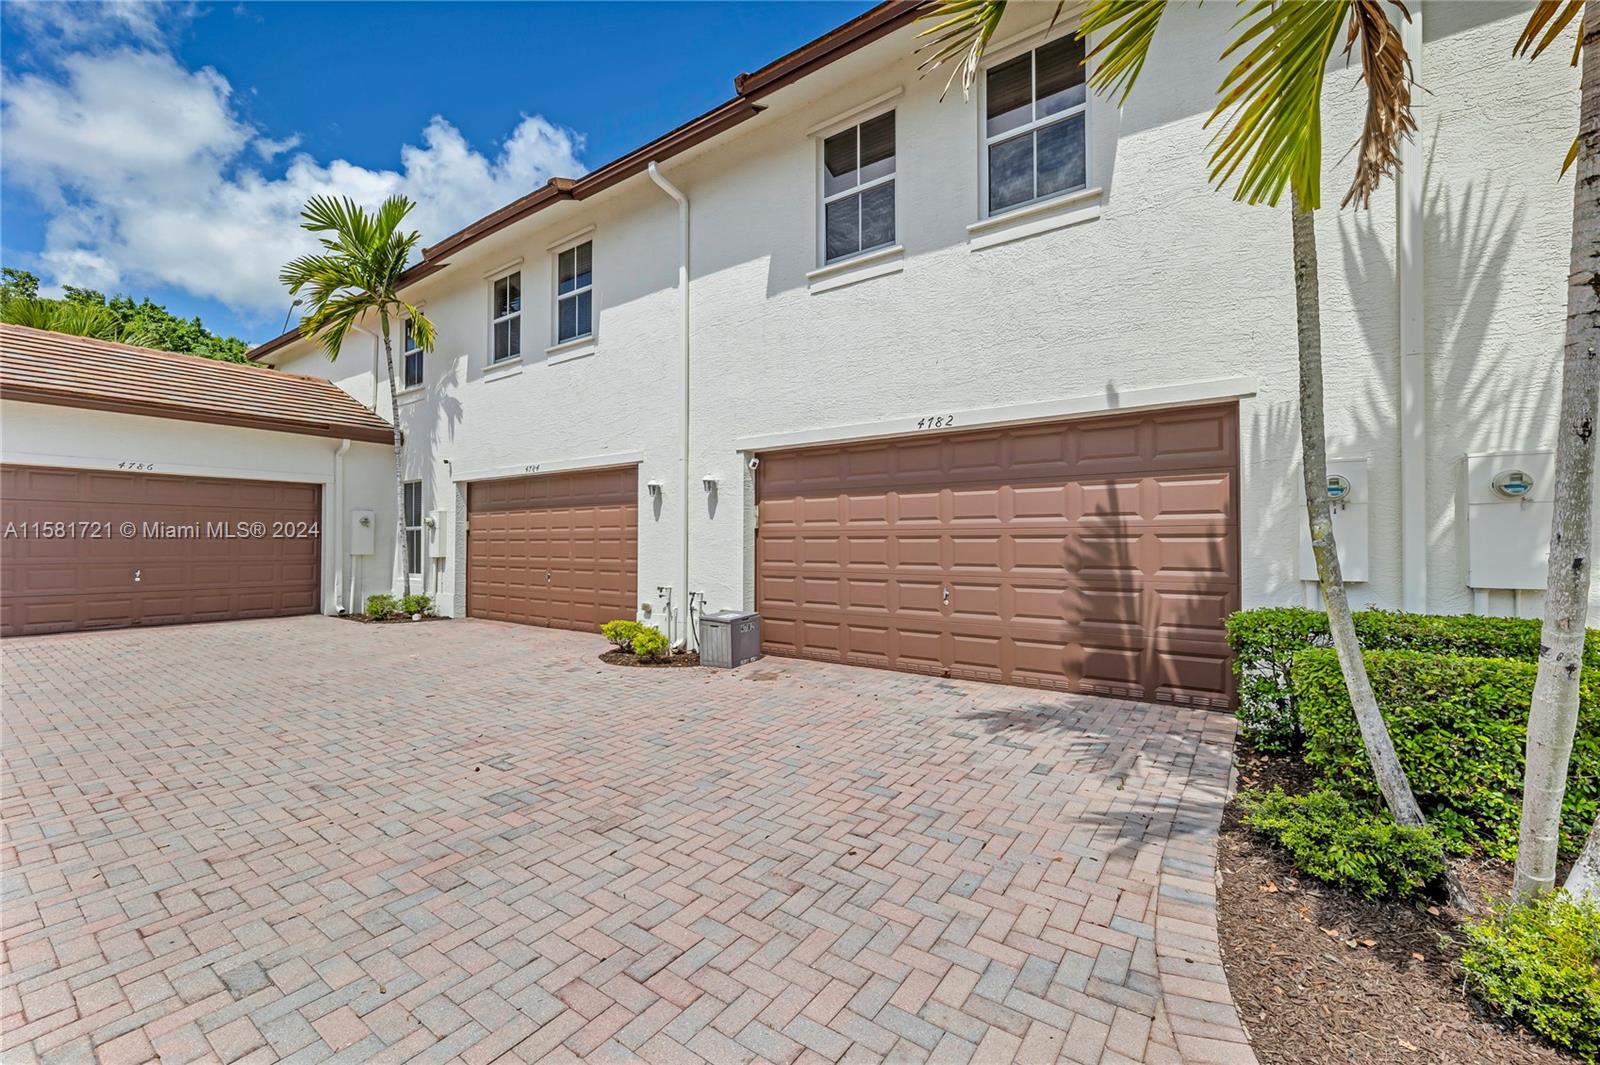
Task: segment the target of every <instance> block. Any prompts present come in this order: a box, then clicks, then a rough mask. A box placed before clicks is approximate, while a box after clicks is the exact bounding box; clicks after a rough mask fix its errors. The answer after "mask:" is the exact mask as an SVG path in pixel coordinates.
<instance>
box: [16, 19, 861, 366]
mask: <svg viewBox="0 0 1600 1065" xmlns="http://www.w3.org/2000/svg"><path fill="white" fill-rule="evenodd" d="M869 6H871V5H870V4H869V3H865V2H832V3H815V2H812V3H778V2H772V3H737V2H727V3H689V4H682V3H673V4H667V3H560V4H524V3H450V4H444V3H383V2H369V3H238V4H158V3H109V4H77V3H31V2H30V3H20V2H8V3H6V4H5V5H4V6H3V7H0V12H3V15H0V57H3V67H0V71H3V78H4V80H3V83H0V136H3V139H4V143H5V155H4V162H3V164H0V256H3V260H4V263H5V265H7V266H18V267H24V268H27V269H31V270H33V271H34V272H36V273H38V274H40V275H41V276H42V277H43V278H44V281H45V283H46V285H47V286H51V287H53V286H57V285H61V284H85V285H89V286H90V287H94V288H99V289H102V290H105V291H110V292H128V293H130V294H132V295H135V296H142V295H149V296H151V297H152V298H154V299H157V300H159V301H161V302H164V303H166V304H168V305H169V306H170V307H172V308H173V309H174V310H175V311H177V312H178V313H181V314H185V315H187V314H200V315H201V316H202V317H203V318H204V319H205V321H206V324H207V325H208V326H210V327H211V328H213V329H216V330H218V331H220V332H224V333H235V334H237V335H239V336H243V337H245V338H246V339H249V340H252V341H259V340H264V339H267V338H269V337H271V336H273V335H275V334H276V333H277V332H278V330H279V327H280V326H281V325H282V324H283V317H284V312H285V310H286V309H287V305H288V302H289V301H288V297H287V296H285V295H283V294H282V292H281V289H278V288H276V282H275V280H274V278H275V276H276V273H277V268H278V266H279V265H280V264H281V262H282V261H283V259H285V258H287V257H288V256H290V255H292V254H295V253H296V252H297V251H299V250H300V248H301V243H300V242H302V241H303V240H304V239H305V238H304V237H303V235H301V234H300V233H298V231H297V230H296V227H295V225H294V215H295V213H296V211H297V210H298V206H299V204H300V203H302V202H304V199H305V197H306V196H308V195H310V194H312V193H315V192H322V191H333V192H341V193H349V194H351V195H355V196H356V197H358V198H361V199H371V200H375V199H377V198H380V197H381V196H383V195H386V194H388V193H390V192H395V191H399V192H404V193H406V194H407V195H410V196H412V198H413V199H416V200H417V201H418V203H419V208H418V211H417V213H416V215H414V216H413V217H414V220H415V221H416V223H417V226H418V228H420V229H421V230H422V232H423V238H424V242H432V241H435V240H438V239H439V238H440V237H443V236H445V235H446V234H447V233H449V232H451V231H453V230H454V229H456V228H458V227H459V226H461V225H463V224H465V223H466V222H468V221H470V220H472V219H473V218H476V217H478V216H479V215H482V214H484V213H486V212H488V211H490V210H493V209H494V208H495V207H497V206H499V205H500V204H501V203H504V202H507V201H508V200H510V199H512V198H514V197H515V196H517V195H520V194H521V193H523V192H525V191H527V190H528V189H530V188H533V187H534V186H536V185H538V184H541V183H542V182H543V181H544V180H545V179H546V178H547V177H549V176H551V175H552V174H560V175H571V174H573V173H576V172H580V171H581V170H583V169H585V168H593V167H595V166H598V165H600V164H602V163H604V162H606V161H608V160H610V159H612V158H614V157H615V156H617V155H620V154H622V153H623V152H626V151H628V150H630V149H632V148H634V147H637V146H638V145H640V144H642V143H644V142H646V141H648V140H650V139H651V138H653V137H655V136H656V135H658V134H660V133H662V132H665V131H666V130H667V129H669V128H671V127H673V126H675V125H677V124H679V123H681V122H683V121H685V120H686V119H689V118H691V117H693V116H695V115H697V114H699V113H700V112H702V111H705V110H707V109H708V108H710V107H712V106H714V105H715V104H717V103H720V102H721V101H723V100H725V99H727V98H728V97H729V96H731V95H732V92H733V77H734V75H735V74H737V73H739V72H741V71H745V70H750V69H753V68H755V67H758V66H761V65H762V64H763V63H765V62H767V61H769V60H770V59H773V58H775V57H776V56H778V55H781V54H783V53H784V52H786V51H788V50H790V49H792V48H794V47H796V46H797V45H800V44H803V43H805V42H806V41H808V40H810V39H812V38H813V37H816V36H818V35H819V34H821V33H825V32H826V31H827V30H829V29H831V28H832V27H833V26H835V25H837V24H839V23H841V22H843V21H845V20H847V19H849V18H851V17H853V16H854V15H856V14H858V13H859V12H861V11H863V10H865V9H866V8H868V7H869Z"/></svg>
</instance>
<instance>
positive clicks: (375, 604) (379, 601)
mask: <svg viewBox="0 0 1600 1065" xmlns="http://www.w3.org/2000/svg"><path fill="white" fill-rule="evenodd" d="M399 610H400V600H398V599H396V598H395V597H394V596H392V595H369V596H367V611H366V613H367V617H369V618H374V619H376V620H379V621H382V620H383V619H384V618H388V617H393V616H394V615H395V614H396V613H398V612H399Z"/></svg>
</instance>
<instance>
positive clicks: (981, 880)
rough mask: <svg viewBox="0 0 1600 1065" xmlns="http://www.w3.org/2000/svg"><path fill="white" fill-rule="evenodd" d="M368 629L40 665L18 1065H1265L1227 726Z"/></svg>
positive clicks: (17, 803) (16, 1021)
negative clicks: (1256, 1032)
mask: <svg viewBox="0 0 1600 1065" xmlns="http://www.w3.org/2000/svg"><path fill="white" fill-rule="evenodd" d="M601 649H602V644H601V641H600V640H599V639H598V638H597V637H591V636H585V635H582V634H576V633H561V632H551V631H545V630H539V629H530V628H522V627H517V626H512V625H502V624H496V623H492V622H473V621H455V622H451V623H448V624H430V625H415V626H388V627H377V626H361V625H353V624H350V623H347V622H342V621H337V620H334V619H329V618H317V617H310V618H296V619H284V620H273V621H260V622H236V623H230V624H222V625H209V626H194V627H186V628H171V629H157V630H147V631H137V630H133V631H125V632H120V633H91V634H79V635H68V636H47V637H36V638H29V639H22V640H12V641H8V642H6V643H5V644H4V645H3V646H0V655H3V663H4V697H5V707H4V736H3V760H4V779H3V786H4V794H3V805H4V808H3V811H0V812H3V815H4V853H3V859H4V883H3V896H0V902H3V913H0V918H3V921H4V955H3V959H0V961H3V973H0V976H3V984H0V987H3V998H0V1056H3V1058H4V1060H5V1061H6V1062H8V1063H10V1062H27V1061H34V1060H39V1061H46V1062H57V1061H61V1062H70V1061H83V1062H91V1061H99V1062H103V1063H112V1062H144V1061H150V1060H154V1059H157V1058H159V1059H160V1060H161V1061H163V1062H187V1061H205V1062H234V1061H240V1062H266V1061H285V1062H295V1063H301V1062H313V1061H336V1062H366V1061H377V1062H405V1061H409V1062H443V1061H447V1060H460V1061H465V1062H468V1063H471V1065H478V1063H482V1062H488V1061H495V1060H507V1061H517V1060H522V1061H529V1062H553V1061H562V1060H572V1059H574V1058H591V1059H594V1060H605V1061H623V1060H628V1061H632V1060H640V1059H642V1060H645V1061H651V1062H679V1061H684V1062H692V1061H700V1060H707V1061H712V1062H742V1061H754V1060H765V1061H773V1062H782V1063H789V1062H817V1061H867V1060H879V1059H884V1058H889V1059H893V1060H899V1061H922V1060H929V1061H940V1062H945V1061H953V1062H962V1061H972V1062H982V1063H988V1062H1004V1061H1011V1060H1020V1061H1047V1060H1068V1061H1075V1062H1089V1063H1093V1062H1103V1063H1106V1065H1113V1063H1124V1062H1139V1061H1145V1062H1177V1061H1180V1060H1182V1061H1194V1062H1219V1063H1231V1062H1250V1061H1253V1058H1252V1057H1251V1054H1250V1051H1249V1049H1248V1046H1247V1044H1246V1043H1245V1041H1244V1036H1243V1034H1242V1033H1241V1030H1240V1026H1239V1023H1238V1020H1237V1017H1236V1015H1235V1012H1234V1009H1233V1005H1232V1002H1231V999H1230V997H1229V994H1228V988H1227V983H1226V980H1225V978H1224V976H1223V974H1222V970H1221V966H1220V960H1219V956H1218V951H1217V944H1216V936H1215V923H1214V920H1213V915H1214V901H1213V890H1212V884H1213V863H1214V838H1215V832H1216V828H1217V823H1218V818H1219V815H1220V809H1221V803H1222V801H1223V797H1224V792H1225V787H1226V778H1227V772H1228V766H1229V759H1230V757H1231V745H1232V735H1233V726H1232V721H1231V720H1230V719H1229V717H1228V716H1227V715H1225V714H1217V713H1212V712H1205V711H1186V710H1181V709H1174V708H1171V707H1152V706H1143V705H1138V704H1133V703H1126V702H1117V701H1111V700H1102V699H1084V698H1078V697H1073V696H1065V695H1058V694H1041V693H1038V692H1031V691H1026V690H1021V689H1015V688H1005V687H999V686H991V685H981V684H968V683H958V682H951V681H942V680H938V679H935V678H919V677H910V676H902V675H898V674H893V673H885V672H877V671H870V670H859V669H850V668H846V667H837V666H828V665H820V664H816V663H809V662H805V663H802V662H786V661H779V660H773V659H767V660H763V661H761V662H758V663H755V664H753V665H751V666H747V667H745V668H743V669H741V670H738V671H733V672H725V673H712V672H709V671H703V670H628V669H616V668H611V667H607V666H603V665H601V664H600V663H599V662H598V661H596V659H595V656H596V655H597V654H598V652H599V651H600V650H601Z"/></svg>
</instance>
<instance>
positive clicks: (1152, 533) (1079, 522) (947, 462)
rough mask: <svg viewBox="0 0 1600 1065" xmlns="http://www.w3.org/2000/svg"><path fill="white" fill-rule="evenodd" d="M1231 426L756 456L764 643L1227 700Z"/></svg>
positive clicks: (1169, 424)
mask: <svg viewBox="0 0 1600 1065" xmlns="http://www.w3.org/2000/svg"><path fill="white" fill-rule="evenodd" d="M1236 437H1237V411H1236V410H1235V409H1234V408H1232V407H1231V406H1230V407H1212V408H1197V409H1193V410H1182V411H1165V412H1150V413H1144V414H1137V415H1118V416H1114V417H1108V418H1102V419H1089V420H1082V421H1075V422H1066V423H1059V424H1056V425H1051V426H1030V427H1027V428H1023V429H1007V430H993V431H983V432H978V433H969V434H959V433H958V434H946V435H945V436H943V437H926V438H924V437H919V438H917V439H915V440H913V441H909V442H906V441H873V442H868V443H863V444H852V445H847V446H836V447H831V448H823V449H815V450H812V451H804V452H793V453H778V454H775V455H771V456H765V455H764V456H763V457H762V463H761V466H760V467H759V471H760V472H759V473H758V474H757V477H758V486H757V487H758V500H759V501H758V506H759V508H760V518H759V522H758V527H757V541H758V545H757V559H758V561H757V566H758V573H757V598H758V607H759V608H760V609H761V611H762V613H763V615H764V617H765V619H766V624H767V626H768V633H769V635H768V637H767V644H768V649H769V650H770V651H772V652H773V653H777V654H797V655H801V656H807V657H819V658H829V659H831V660H839V659H838V658H837V656H838V655H839V654H840V653H843V654H844V656H845V659H846V660H860V661H867V660H869V659H872V658H873V657H874V656H879V657H884V658H886V659H887V661H886V662H885V663H883V664H887V665H889V666H891V667H892V668H897V669H903V670H910V671H913V672H935V673H938V672H943V673H945V674H946V675H949V676H967V677H980V678H983V679H996V680H1004V681H1008V682H1010V683H1020V684H1029V685H1039V686H1044V687H1052V688H1061V689H1066V690H1080V691H1087V692H1100V693H1105V694H1116V695H1123V696H1131V697H1135V698H1145V699H1169V700H1171V701H1177V702H1188V703H1196V704H1201V705H1210V706H1226V705H1228V704H1229V703H1230V702H1231V699H1232V684H1233V681H1232V678H1231V674H1230V672H1229V670H1228V661H1229V660H1228V653H1227V645H1226V641H1225V638H1224V633H1223V619H1224V618H1225V617H1226V616H1227V614H1228V613H1229V612H1230V611H1231V610H1232V609H1235V608H1236V606H1237V603H1238V561H1237V556H1238V521H1237V503H1236V495H1237V490H1236V483H1237V462H1236V453H1237V444H1236ZM830 471H831V472H830ZM873 479H876V481H875V483H871V484H869V483H868V482H869V481H872V480H873ZM785 519H787V520H788V522H789V523H788V524H787V525H785V524H784V522H785ZM812 543H816V544H822V543H827V544H830V545H835V544H836V545H837V547H838V550H837V551H826V550H810V549H809V547H810V545H811V544H812ZM836 579H838V581H839V583H838V584H835V580H836ZM836 587H837V588H838V594H836V595H835V594H826V592H825V590H832V589H834V588H836ZM946 589H948V590H949V593H950V595H949V601H948V602H946V600H945V592H946ZM813 630H815V632H816V636H815V637H813V636H812V635H811V633H812V631H813ZM823 633H827V634H828V635H827V636H826V637H824V636H823V635H822V634H823ZM868 634H870V637H869V635H868ZM858 638H859V640H860V646H859V648H858V647H857V643H856V641H857V640H858ZM869 645H871V648H872V649H870V650H869ZM880 645H881V646H883V647H884V648H886V653H884V652H880V651H879V650H878V649H877V648H878V647H879V646H880ZM841 649H842V651H841ZM1169 659H1171V661H1170V662H1169V661H1168V660H1169ZM874 664H876V663H874Z"/></svg>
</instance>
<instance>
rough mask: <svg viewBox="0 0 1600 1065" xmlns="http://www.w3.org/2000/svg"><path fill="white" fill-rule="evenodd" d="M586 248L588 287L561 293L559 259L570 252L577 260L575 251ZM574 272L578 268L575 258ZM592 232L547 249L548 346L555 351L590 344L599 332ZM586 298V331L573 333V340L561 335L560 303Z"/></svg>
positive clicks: (598, 302)
mask: <svg viewBox="0 0 1600 1065" xmlns="http://www.w3.org/2000/svg"><path fill="white" fill-rule="evenodd" d="M585 244H587V245H589V283H588V284H587V285H584V286H582V287H581V288H575V289H573V290H572V291H571V292H562V291H561V256H563V255H565V254H566V253H567V252H569V251H570V252H573V253H574V256H576V251H577V249H578V248H581V247H583V246H584V245H585ZM573 268H574V269H576V268H577V262H576V258H574V262H573ZM594 274H595V261H594V231H593V230H590V231H588V232H586V233H583V234H580V235H579V236H576V237H573V238H571V239H570V240H564V241H562V242H561V243H560V244H558V245H556V246H555V247H554V248H551V249H550V344H551V347H552V348H555V349H565V348H566V347H568V346H569V345H574V346H575V345H580V344H582V343H584V342H585V341H592V340H594V338H595V334H596V333H597V332H599V326H600V301H599V298H598V297H597V295H596V293H595V285H594ZM585 292H587V293H588V294H589V331H588V332H587V333H576V334H574V335H573V336H569V337H563V336H562V335H561V303H562V301H563V300H576V299H577V298H578V297H579V296H580V295H582V294H583V293H585Z"/></svg>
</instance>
